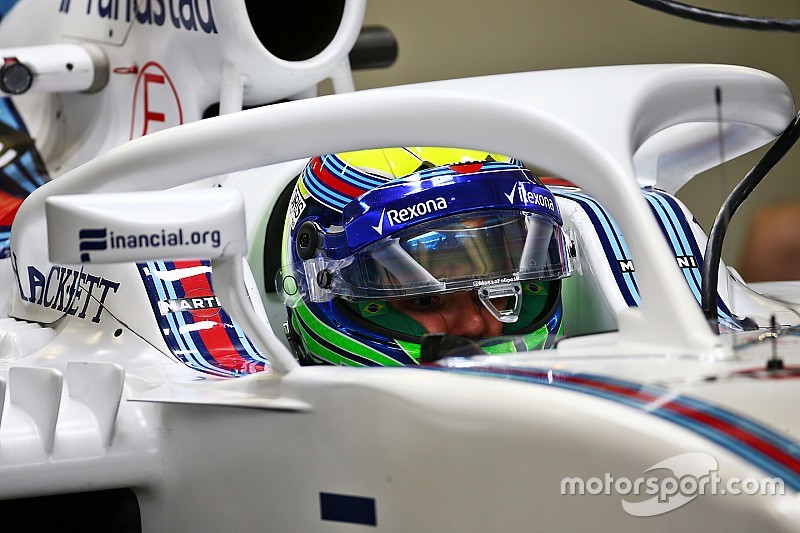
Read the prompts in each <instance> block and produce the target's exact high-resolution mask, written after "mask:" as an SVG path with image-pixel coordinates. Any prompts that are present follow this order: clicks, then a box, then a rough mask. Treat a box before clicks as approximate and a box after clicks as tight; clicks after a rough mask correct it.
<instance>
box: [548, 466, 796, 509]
mask: <svg viewBox="0 0 800 533" xmlns="http://www.w3.org/2000/svg"><path fill="white" fill-rule="evenodd" d="M718 470H719V463H718V462H717V460H716V458H714V457H713V456H711V455H709V454H707V453H701V452H690V453H684V454H681V455H675V456H673V457H670V458H668V459H665V460H663V461H660V462H658V463H656V464H654V465H652V466H650V467H649V468H647V469H646V470H645V471H644V474H643V475H641V476H639V477H636V478H634V479H631V478H628V477H622V476H620V477H616V476H613V475H612V474H611V473H610V472H605V473H604V475H603V477H602V478H601V477H591V478H588V479H583V478H580V477H565V478H563V479H562V480H561V494H562V495H565V496H584V495H592V496H598V495H605V496H609V495H612V494H616V495H618V496H620V497H621V499H622V508H623V509H624V510H625V512H626V513H628V514H630V515H633V516H638V517H649V516H658V515H662V514H664V513H668V512H670V511H673V510H675V509H678V508H680V507H683V506H684V505H686V504H688V503H689V502H691V501H692V500H694V499H695V498H697V497H698V496H706V495H714V496H716V495H725V494H729V495H746V496H754V495H769V496H775V495H783V494H785V492H786V489H785V484H784V482H783V480H782V479H781V478H779V477H771V478H768V477H763V478H755V477H747V478H739V477H730V478H727V479H724V478H722V476H720V474H719V472H718Z"/></svg>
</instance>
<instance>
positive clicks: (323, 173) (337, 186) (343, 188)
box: [311, 158, 367, 198]
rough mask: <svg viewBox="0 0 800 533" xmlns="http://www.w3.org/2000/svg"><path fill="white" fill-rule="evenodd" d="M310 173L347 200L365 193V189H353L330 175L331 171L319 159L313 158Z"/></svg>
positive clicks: (353, 187)
mask: <svg viewBox="0 0 800 533" xmlns="http://www.w3.org/2000/svg"><path fill="white" fill-rule="evenodd" d="M311 171H312V172H313V173H314V175H315V176H316V177H317V178H318V179H319V180H320V181H321V182H322V183H324V184H325V185H327V186H328V187H330V188H331V189H333V190H335V191H337V192H339V193H341V194H343V195H345V196H347V197H348V198H358V197H359V196H361V195H362V194H364V193H365V192H367V191H366V189H361V188H359V187H355V186H353V185H351V184H349V183H347V182H346V181H343V180H342V179H341V178H339V177H338V176H335V175H334V174H332V173H331V171H330V170H328V169H327V168H326V167H325V166H324V165H323V164H322V161H321V160H320V159H319V158H315V159H314V161H312V162H311Z"/></svg>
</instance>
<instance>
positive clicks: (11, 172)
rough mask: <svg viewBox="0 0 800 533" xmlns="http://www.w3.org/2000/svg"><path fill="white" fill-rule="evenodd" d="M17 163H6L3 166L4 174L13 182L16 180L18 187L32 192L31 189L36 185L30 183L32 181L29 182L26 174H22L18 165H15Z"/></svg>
mask: <svg viewBox="0 0 800 533" xmlns="http://www.w3.org/2000/svg"><path fill="white" fill-rule="evenodd" d="M17 164H18V163H15V164H13V165H6V166H4V167H3V172H5V173H6V175H7V176H8V177H9V178H11V179H12V180H14V182H16V183H17V185H19V186H20V187H22V188H23V189H24V190H25V191H27V192H28V193H32V192H33V191H34V190H35V189H36V186H35V185H34V184H32V183H31V182H30V180H29V179H28V178H27V176H25V175H24V174H23V173H22V172H21V171H20V170H19V167H18V166H17Z"/></svg>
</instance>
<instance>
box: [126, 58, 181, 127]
mask: <svg viewBox="0 0 800 533" xmlns="http://www.w3.org/2000/svg"><path fill="white" fill-rule="evenodd" d="M180 124H183V108H182V106H181V100H180V97H179V96H178V91H177V89H175V85H174V84H173V83H172V79H171V78H170V77H169V74H167V71H166V70H165V69H164V67H162V66H161V65H159V64H158V63H156V62H155V61H150V62H149V63H146V64H145V65H144V66H143V67H142V70H141V71H139V75H138V77H137V78H136V86H135V88H134V90H133V112H132V116H131V132H130V138H131V139H134V138H136V137H143V136H145V135H147V134H148V133H152V132H154V131H160V130H164V129H167V128H170V127H172V126H178V125H180Z"/></svg>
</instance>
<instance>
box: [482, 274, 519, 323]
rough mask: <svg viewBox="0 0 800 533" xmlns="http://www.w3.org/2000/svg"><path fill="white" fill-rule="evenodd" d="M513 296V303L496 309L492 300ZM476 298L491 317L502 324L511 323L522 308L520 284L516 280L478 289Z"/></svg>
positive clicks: (517, 316) (515, 319)
mask: <svg viewBox="0 0 800 533" xmlns="http://www.w3.org/2000/svg"><path fill="white" fill-rule="evenodd" d="M512 297H513V298H514V305H513V306H510V305H506V308H505V309H502V310H501V309H498V308H497V307H496V306H495V305H494V303H493V300H497V299H499V298H512ZM478 299H479V300H480V301H481V303H482V304H483V306H484V307H485V308H486V309H488V310H489V312H490V313H491V314H492V316H493V317H495V318H496V319H497V320H499V321H500V322H502V323H504V324H512V323H514V322H516V321H517V319H518V318H519V310H520V309H521V308H522V286H521V285H520V283H519V282H518V281H515V282H513V283H501V284H498V285H492V286H487V287H481V288H479V289H478Z"/></svg>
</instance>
